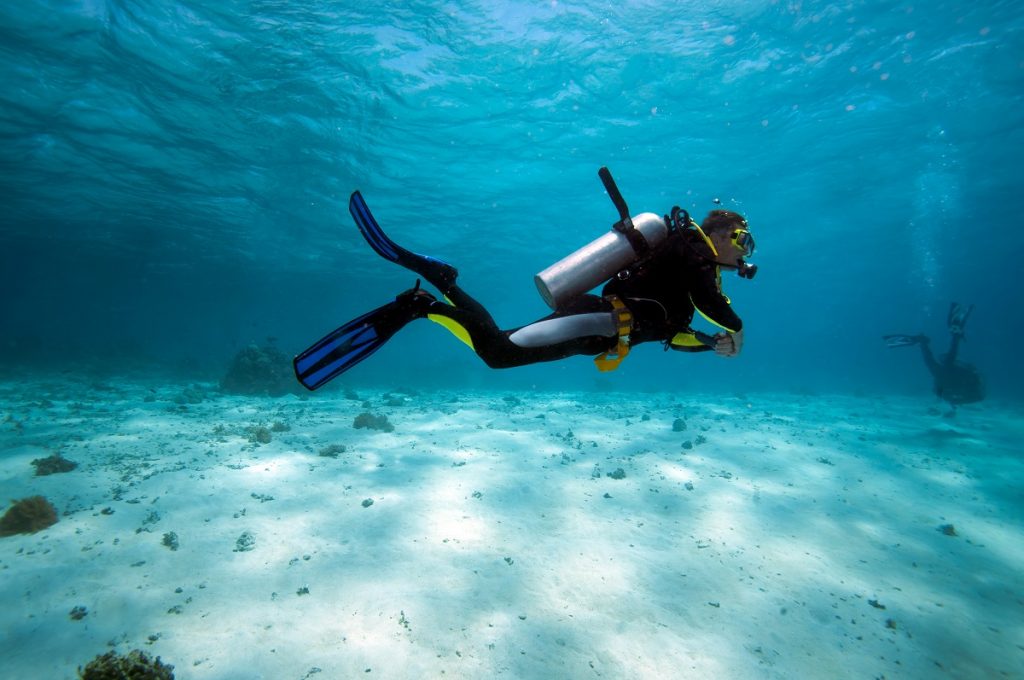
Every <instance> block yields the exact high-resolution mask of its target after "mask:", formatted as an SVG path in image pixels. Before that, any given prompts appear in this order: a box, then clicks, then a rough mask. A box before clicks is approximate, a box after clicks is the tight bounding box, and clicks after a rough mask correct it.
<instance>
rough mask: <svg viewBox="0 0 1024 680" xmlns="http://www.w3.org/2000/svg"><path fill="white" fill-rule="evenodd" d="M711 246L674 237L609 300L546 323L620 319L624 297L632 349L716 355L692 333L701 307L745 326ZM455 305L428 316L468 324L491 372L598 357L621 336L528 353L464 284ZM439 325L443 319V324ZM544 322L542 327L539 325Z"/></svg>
mask: <svg viewBox="0 0 1024 680" xmlns="http://www.w3.org/2000/svg"><path fill="white" fill-rule="evenodd" d="M712 258H713V253H712V251H711V247H710V246H709V245H708V243H707V242H706V241H705V240H704V238H703V236H702V235H701V234H700V233H699V232H697V231H696V230H687V231H685V232H681V233H673V234H672V235H670V236H669V238H668V239H666V241H665V242H664V243H662V244H661V245H660V246H658V248H657V249H656V250H655V251H654V252H653V254H652V255H651V257H650V258H649V259H647V261H646V262H644V263H643V264H642V265H640V266H637V267H634V268H632V269H630V270H626V271H624V272H623V273H622V276H621V277H617V278H615V279H612V280H611V281H610V282H608V283H607V284H606V285H605V286H604V289H603V290H602V295H603V296H604V297H598V296H596V295H582V296H580V297H579V298H576V299H575V300H573V301H572V303H570V304H569V305H567V306H566V307H564V308H562V309H559V310H558V311H557V312H555V313H554V314H550V315H548V316H547V317H544V319H539V320H538V321H544V320H548V319H561V318H566V317H570V316H573V315H577V314H592V313H595V312H607V313H608V314H609V315H611V314H612V313H613V311H612V310H613V306H612V303H611V302H610V301H609V300H608V296H612V295H614V296H617V297H618V298H620V299H621V300H622V302H623V303H624V304H625V305H626V307H627V309H628V310H629V311H630V313H632V315H633V328H632V331H631V332H630V342H629V344H630V346H635V345H638V344H640V343H644V342H663V343H666V345H667V346H669V347H672V348H673V349H679V350H683V351H707V350H710V349H712V348H711V347H707V346H706V345H703V344H701V343H699V342H697V341H696V340H695V339H694V336H693V332H692V331H691V330H690V323H691V321H692V320H693V315H694V311H695V308H696V309H699V310H700V311H701V312H702V313H703V314H704V315H705V316H707V317H708V318H709V319H710V320H711V321H713V322H714V323H716V324H718V325H719V326H722V327H723V328H725V329H726V330H728V331H730V332H737V331H739V330H741V328H742V327H743V324H742V322H741V321H740V318H739V317H738V316H737V315H736V313H735V312H733V310H732V308H731V307H730V305H729V299H728V298H727V297H726V296H725V295H724V294H723V293H722V288H721V277H720V271H719V267H718V265H717V264H716V263H715V262H714V260H713V259H712ZM441 292H442V293H444V295H445V297H447V298H448V300H450V301H451V303H452V304H451V305H447V304H444V303H441V302H435V303H433V304H432V305H431V306H430V308H429V310H428V316H436V317H444V318H446V319H450V320H451V321H454V322H455V323H456V324H458V325H459V326H461V327H462V328H463V329H464V330H465V332H466V334H467V335H468V336H469V339H470V341H471V342H472V347H473V350H474V351H475V352H476V353H477V354H478V355H479V356H480V358H482V359H483V360H484V362H486V363H487V365H488V366H490V367H491V368H510V367H514V366H523V365H526V364H532V363H538V362H543V361H555V360H557V359H564V358H566V357H570V356H576V355H590V356H594V355H598V354H601V353H602V352H608V351H610V350H612V349H614V348H615V347H616V345H617V344H618V340H619V338H618V336H617V335H611V336H605V335H584V336H579V337H573V338H570V339H567V340H564V341H561V342H557V343H554V344H550V345H545V346H541V347H523V346H521V345H518V344H516V343H515V342H513V341H512V340H511V339H510V336H511V335H512V334H513V333H515V332H516V331H518V330H520V329H521V328H525V327H520V328H514V329H510V330H502V329H499V328H498V326H497V324H495V322H494V319H493V318H492V317H491V315H490V314H489V313H488V312H487V310H486V309H485V308H484V307H483V306H482V305H481V304H480V303H479V302H477V301H476V300H474V299H473V298H472V297H470V296H469V295H468V294H467V293H466V292H465V291H464V290H462V289H461V288H459V287H458V285H456V284H454V283H453V284H450V285H448V286H446V287H445V288H444V289H442V291H441ZM435 320H436V319H435ZM534 323H537V322H534Z"/></svg>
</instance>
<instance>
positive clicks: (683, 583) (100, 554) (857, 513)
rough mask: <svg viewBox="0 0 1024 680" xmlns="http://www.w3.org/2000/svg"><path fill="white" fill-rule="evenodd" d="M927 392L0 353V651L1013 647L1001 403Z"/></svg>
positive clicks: (913, 666)
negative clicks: (402, 373) (621, 388)
mask: <svg viewBox="0 0 1024 680" xmlns="http://www.w3.org/2000/svg"><path fill="white" fill-rule="evenodd" d="M935 407H936V404H935V403H934V402H933V401H931V400H930V399H925V398H921V399H914V398H907V397H871V398H868V397H852V396H843V395H788V394H748V395H728V396H722V395H677V394H669V393H654V394H629V393H625V392H622V393H584V392H580V393H521V392H516V393H513V392H474V393H460V392H454V391H439V392H419V393H407V392H392V393H386V392H382V391H379V390H369V389H362V390H357V391H356V392H355V393H354V392H352V391H351V390H349V391H347V392H346V391H344V390H337V391H334V392H331V393H329V394H325V395H316V396H315V397H313V398H304V397H299V396H286V397H281V398H246V397H234V396H230V397H229V396H223V395H221V394H219V393H218V392H217V391H216V390H215V388H214V386H213V385H193V384H178V385H168V384H166V383H160V384H157V383H146V382H136V383H133V382H126V381H109V382H102V381H92V382H83V381H80V380H74V379H64V380H56V379H55V380H39V381H36V382H6V383H0V498H2V499H4V501H5V502H6V501H7V500H13V499H18V498H24V497H27V496H32V495H37V494H38V495H43V496H45V497H46V498H47V499H49V500H50V501H51V502H52V503H53V504H54V505H55V506H56V508H57V510H58V513H59V515H60V521H59V522H58V523H57V524H55V525H53V526H51V527H49V528H48V529H45V530H43V531H40V532H39V533H36V534H30V535H27V534H21V535H16V536H10V537H6V538H0V593H2V602H3V607H2V608H0V677H3V678H18V679H22V678H25V679H34V678H47V679H49V678H74V677H76V670H77V668H78V667H79V666H84V664H85V663H86V662H88V661H89V660H90V659H92V658H93V657H95V656H96V655H98V654H102V653H105V652H107V651H109V650H111V649H113V650H116V651H118V652H121V653H127V652H128V651H130V650H132V649H136V648H138V649H142V650H144V651H146V652H147V653H148V654H150V655H152V656H160V657H161V658H162V660H163V661H164V662H165V663H170V664H173V665H174V667H175V671H174V672H175V676H176V677H177V678H179V680H182V679H185V680H187V679H189V678H197V679H199V678H202V679H228V678H231V679H236V678H237V679H238V680H251V679H255V678H268V679H273V680H293V679H294V680H304V679H306V678H316V679H317V680H321V679H327V678H354V677H360V678H441V677H451V678H492V677H496V676H503V677H509V678H645V679H647V678H718V679H728V678H739V679H746V678H829V679H832V678H858V679H861V678H945V677H949V678H1022V677H1024V481H1022V480H1024V452H1022V441H1024V411H1022V409H1021V407H1020V406H1019V405H1014V404H1006V403H1003V404H999V403H987V404H981V405H978V406H975V407H970V408H964V409H961V410H960V413H959V414H958V415H957V417H956V418H954V419H946V418H943V417H942V416H941V415H940V413H939V411H938V409H937V408H935ZM362 413H371V414H374V415H382V416H386V417H387V419H388V420H389V422H390V423H391V424H392V425H393V427H394V430H393V431H391V432H385V431H379V430H375V429H368V428H359V429H357V428H355V427H354V426H353V425H354V422H355V419H356V418H357V417H358V416H359V415H360V414H362ZM342 448H343V450H342ZM55 453H59V454H61V455H62V456H64V457H66V458H67V459H69V460H72V461H74V462H76V463H78V467H77V468H76V469H75V470H73V471H71V472H66V473H61V474H52V475H48V476H36V475H35V467H34V466H33V465H32V461H33V460H38V459H41V458H46V457H48V456H51V455H53V454H55ZM76 608H78V609H76ZM73 610H75V611H76V616H74V617H73V616H71V613H72V611H73ZM83 612H84V613H85V615H84V617H83V616H81V614H82V613H83Z"/></svg>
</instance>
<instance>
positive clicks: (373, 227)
mask: <svg viewBox="0 0 1024 680" xmlns="http://www.w3.org/2000/svg"><path fill="white" fill-rule="evenodd" d="M348 210H349V212H350V213H352V218H353V219H354V220H355V221H356V226H357V227H359V232H360V233H361V234H362V235H363V238H365V239H366V242H367V243H369V244H370V247H371V248H373V250H374V252H376V253H377V254H378V255H380V256H381V257H383V258H384V259H385V260H388V261H389V262H394V263H395V264H398V265H401V266H402V267H405V268H406V269H408V270H410V271H413V272H415V273H416V274H419V275H420V276H422V277H423V278H424V279H426V280H427V281H429V282H430V283H431V284H433V285H434V286H435V287H436V288H437V289H438V290H440V291H441V292H442V293H447V291H448V289H449V288H450V287H451V285H452V284H454V283H455V279H456V278H457V277H458V275H459V272H458V270H457V269H456V268H455V267H453V266H451V265H450V264H448V263H446V262H442V261H441V260H438V259H436V258H433V257H430V256H429V255H420V254H419V253H414V252H412V251H409V250H406V249H405V248H403V247H402V246H400V245H398V244H397V243H395V242H394V241H392V240H391V239H390V238H388V236H387V234H385V233H384V230H383V229H381V228H380V225H379V224H377V220H375V219H374V218H373V213H371V212H370V208H369V207H368V206H367V205H366V201H364V200H363V196H362V194H360V193H359V192H358V191H355V192H353V193H352V197H351V198H350V199H349V202H348Z"/></svg>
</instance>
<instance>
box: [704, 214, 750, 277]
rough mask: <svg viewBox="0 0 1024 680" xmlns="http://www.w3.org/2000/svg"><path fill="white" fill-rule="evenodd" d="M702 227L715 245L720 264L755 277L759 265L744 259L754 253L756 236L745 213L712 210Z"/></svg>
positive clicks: (743, 275) (745, 275) (741, 273)
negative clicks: (748, 262) (751, 230)
mask: <svg viewBox="0 0 1024 680" xmlns="http://www.w3.org/2000/svg"><path fill="white" fill-rule="evenodd" d="M700 228H701V230H702V231H703V232H704V233H705V234H706V235H707V237H708V238H709V239H711V243H712V244H713V245H714V246H715V251H716V252H717V257H716V258H715V261H716V262H717V263H718V264H720V265H722V266H723V267H729V268H731V269H736V270H737V271H738V272H739V275H740V276H742V277H743V278H747V279H752V278H754V274H756V273H757V266H756V265H752V264H747V262H746V261H745V260H744V259H743V258H745V257H750V256H751V255H753V254H754V237H753V235H752V234H751V233H750V227H748V226H747V220H746V219H744V217H743V215H740V214H739V213H735V212H732V211H731V210H712V211H711V212H709V213H708V216H707V217H705V218H704V222H702V223H701V225H700Z"/></svg>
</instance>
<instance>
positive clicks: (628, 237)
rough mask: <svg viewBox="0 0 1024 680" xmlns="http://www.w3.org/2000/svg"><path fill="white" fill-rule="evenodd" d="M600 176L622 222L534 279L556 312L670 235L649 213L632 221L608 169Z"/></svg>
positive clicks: (662, 222) (661, 220) (665, 224)
mask: <svg viewBox="0 0 1024 680" xmlns="http://www.w3.org/2000/svg"><path fill="white" fill-rule="evenodd" d="M597 174H598V176H599V177H600V178H601V181H602V182H603V183H604V187H605V189H606V190H607V191H608V195H609V196H610V197H611V199H612V202H613V203H614V204H615V207H616V208H617V209H618V211H619V218H620V219H619V221H618V222H616V223H615V224H613V225H612V230H611V231H609V232H607V233H606V234H604V235H603V236H601V237H600V238H598V239H596V240H594V241H592V242H591V243H588V244H587V245H585V246H583V247H582V248H580V249H579V250H577V251H576V252H574V253H572V254H571V255H569V256H567V257H564V258H562V259H561V260H559V261H558V262H556V263H554V264H553V265H551V266H550V267H548V268H547V269H545V270H544V271H542V272H540V273H539V274H537V275H536V276H534V277H533V281H534V283H536V284H537V290H538V291H539V292H540V296H541V297H542V298H544V302H546V303H547V304H548V306H549V307H551V309H554V310H558V309H559V308H561V307H562V306H564V305H565V304H566V303H568V302H570V301H571V300H572V299H573V298H575V297H577V296H579V295H582V294H583V293H586V292H587V291H588V290H591V289H592V288H594V287H595V286H597V285H598V284H600V283H603V282H605V281H607V280H608V279H610V278H612V277H613V276H615V275H616V274H617V273H618V272H620V271H622V270H624V269H626V268H627V267H629V265H631V264H633V263H634V262H636V261H637V260H638V259H640V258H642V257H644V256H645V255H647V254H648V253H649V252H651V250H653V249H654V248H656V247H657V246H658V245H659V244H661V243H662V242H663V241H664V240H665V239H666V238H667V237H668V234H669V224H668V221H667V220H666V219H665V218H664V217H658V216H657V215H655V214H654V213H649V212H647V213H640V214H639V215H637V216H636V217H630V216H629V208H628V207H626V202H625V201H624V200H623V199H622V194H620V193H619V189H618V187H617V186H616V185H615V180H613V179H612V175H611V173H610V172H609V171H608V168H601V169H600V170H599V171H598V173H597ZM687 219H689V217H688V216H687Z"/></svg>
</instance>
